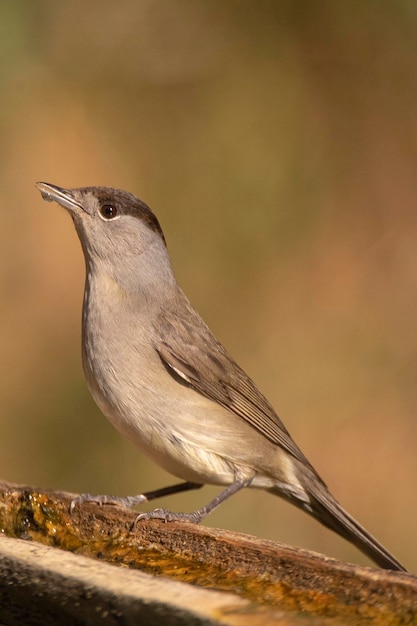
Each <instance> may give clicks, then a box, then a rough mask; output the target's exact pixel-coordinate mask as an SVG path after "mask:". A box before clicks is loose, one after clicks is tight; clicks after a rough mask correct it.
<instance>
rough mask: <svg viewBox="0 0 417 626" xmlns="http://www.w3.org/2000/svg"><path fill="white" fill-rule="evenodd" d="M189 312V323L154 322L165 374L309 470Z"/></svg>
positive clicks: (241, 373) (265, 407)
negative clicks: (210, 401)
mask: <svg viewBox="0 0 417 626" xmlns="http://www.w3.org/2000/svg"><path fill="white" fill-rule="evenodd" d="M189 312H190V314H192V317H191V319H190V320H189V321H188V323H186V322H185V321H184V320H178V319H176V320H168V319H167V317H166V316H165V315H163V317H164V319H162V320H160V324H158V335H159V336H162V340H161V341H159V342H158V344H157V345H156V346H155V349H156V350H157V352H158V354H159V356H160V358H161V360H162V362H163V364H164V365H165V367H166V369H167V370H168V372H169V373H170V374H171V375H172V376H174V377H176V379H177V380H178V381H179V382H181V383H182V384H185V385H187V386H189V387H191V388H192V389H194V390H195V391H197V392H198V393H201V394H202V395H203V396H205V397H207V398H209V399H210V400H213V401H214V402H217V403H218V404H220V405H222V406H223V407H225V408H226V409H228V410H229V411H232V412H233V413H235V414H236V415H238V416H239V417H241V418H242V419H244V420H245V421H246V422H248V423H249V424H250V425H251V426H253V427H254V428H255V429H256V430H257V431H258V432H259V433H261V434H262V435H263V436H264V437H266V438H267V439H269V440H270V441H272V442H273V443H275V444H276V445H278V446H281V447H282V448H283V449H284V450H286V451H287V452H288V453H290V454H291V455H292V456H293V457H295V458H296V459H298V460H299V461H301V462H302V463H303V464H306V465H308V466H309V467H311V465H310V463H309V461H308V460H307V459H306V457H305V456H304V454H303V453H302V452H301V450H300V449H299V448H298V446H297V445H296V444H295V443H294V441H293V440H292V438H291V436H290V434H289V433H288V431H287V429H286V428H285V426H284V424H283V423H282V421H281V420H280V418H279V417H278V415H277V414H276V413H275V411H274V409H273V408H272V406H271V405H270V403H269V402H268V400H267V399H266V398H265V396H263V395H262V393H261V392H260V391H259V389H258V388H257V387H256V385H255V383H254V382H253V381H252V380H251V379H250V378H249V377H248V376H247V375H246V373H245V372H244V371H243V370H242V369H241V368H240V367H239V366H238V365H237V364H236V363H235V361H234V360H233V359H232V357H231V356H230V355H229V353H228V352H227V351H226V349H225V348H224V347H223V346H222V344H220V343H219V341H218V340H217V339H216V338H215V337H214V335H213V334H212V332H211V331H210V329H209V328H208V327H207V326H206V324H205V323H204V322H203V320H202V319H201V318H200V317H199V316H198V314H197V313H196V312H195V311H194V310H193V309H191V308H190V311H189ZM187 317H188V316H187ZM193 318H194V319H193ZM311 469H313V468H312V467H311ZM313 471H314V470H313ZM314 473H316V472H315V471H314Z"/></svg>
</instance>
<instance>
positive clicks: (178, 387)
mask: <svg viewBox="0 0 417 626" xmlns="http://www.w3.org/2000/svg"><path fill="white" fill-rule="evenodd" d="M36 186H37V189H38V190H39V191H40V193H41V195H42V197H43V199H45V200H47V201H51V202H52V201H55V202H57V203H58V204H59V205H61V206H63V207H64V208H65V209H66V210H67V211H68V213H69V214H70V216H71V218H72V220H73V223H74V225H75V229H76V231H77V234H78V237H79V239H80V242H81V247H82V250H83V253H84V259H85V266H86V274H85V291H84V300H83V315H82V362H83V369H84V373H85V377H86V381H87V385H88V388H89V390H90V392H91V394H92V396H93V398H94V400H95V402H96V403H97V405H98V406H99V408H100V409H101V411H102V412H103V413H104V415H105V416H106V417H107V418H108V419H109V420H110V422H111V423H112V424H113V425H114V426H115V427H116V428H117V429H118V430H119V431H120V432H121V433H122V434H124V435H125V436H127V437H129V438H130V439H131V440H132V441H133V443H134V444H135V445H136V446H137V447H138V448H139V449H140V450H141V451H142V452H143V453H144V454H145V455H147V456H148V457H150V458H151V459H152V460H153V461H154V462H156V463H157V464H158V465H160V466H161V467H162V468H164V469H165V470H167V471H168V472H169V473H171V474H173V475H174V476H176V477H178V478H180V479H181V480H182V481H183V482H181V483H179V484H175V485H172V486H169V487H166V488H162V489H158V490H156V491H152V492H147V493H142V494H139V495H137V496H126V497H116V496H106V495H101V496H93V495H91V494H82V495H81V496H78V498H75V499H74V501H73V502H72V503H71V510H73V507H74V506H76V505H82V503H83V502H85V501H93V502H97V503H98V504H106V503H110V504H120V505H123V506H126V507H130V506H133V505H136V504H140V503H142V502H147V501H150V500H153V499H155V498H157V497H160V496H162V495H168V494H174V493H178V492H181V491H186V490H191V489H198V488H200V487H202V486H203V485H206V484H212V485H218V486H219V487H223V490H222V491H220V493H219V494H218V495H217V496H216V497H215V498H214V499H212V500H211V501H210V502H209V503H208V504H206V505H205V506H203V507H201V508H199V509H197V510H195V511H193V512H191V513H181V512H173V511H170V510H167V509H155V510H153V511H149V512H146V513H142V514H139V515H138V517H137V523H139V522H140V520H141V519H162V520H165V521H167V522H170V521H175V520H181V521H185V522H194V523H199V522H201V521H202V520H203V519H204V518H205V517H206V516H207V515H208V514H209V513H211V512H212V511H213V510H214V509H216V508H217V507H218V506H219V505H220V504H221V503H222V502H224V501H225V500H227V499H228V498H229V497H230V496H232V495H233V494H235V493H237V492H239V491H241V490H242V489H244V488H246V487H250V488H257V489H263V490H265V491H267V492H268V493H271V494H274V495H277V496H280V497H281V498H283V499H284V500H287V501H289V502H290V503H292V504H294V505H295V506H297V507H298V508H300V509H302V510H303V511H305V512H306V513H308V514H309V515H311V516H312V517H313V518H315V519H316V520H318V521H319V522H321V523H322V524H323V525H324V526H326V527H328V528H329V529H331V530H333V531H335V532H336V533H337V534H339V535H340V536H342V537H343V538H345V539H346V540H348V541H349V542H351V543H352V544H354V545H355V546H356V547H357V548H359V550H361V551H362V552H363V553H364V554H366V555H367V556H368V557H369V558H370V559H371V560H373V561H374V562H375V563H376V564H377V565H379V566H380V567H382V568H384V569H390V570H398V571H407V570H406V568H405V567H404V566H403V565H402V564H401V563H400V562H399V561H398V560H397V559H396V558H395V557H394V556H393V555H392V554H390V552H389V551H388V550H387V549H386V548H385V547H384V546H383V545H382V544H381V543H379V542H378V541H377V540H376V539H375V538H374V537H373V536H372V535H371V534H370V533H369V532H368V531H367V530H366V529H365V528H364V527H362V526H361V525H360V524H359V522H357V521H356V520H355V519H354V518H353V517H352V516H351V515H350V514H349V513H348V512H347V511H346V510H345V509H343V508H342V506H341V505H340V504H339V503H338V501H337V500H336V499H335V498H334V497H333V495H332V494H331V493H330V491H329V489H328V487H327V486H326V484H325V482H324V481H323V479H322V478H321V477H320V476H319V474H318V473H317V471H316V470H315V469H314V467H313V466H312V464H311V463H310V461H309V460H308V459H307V458H306V456H305V455H304V453H303V452H302V451H301V449H300V448H299V447H298V445H297V444H296V443H295V442H294V440H293V439H292V437H291V435H290V433H289V431H288V430H287V428H286V427H285V425H284V423H283V422H282V421H281V419H280V418H279V417H278V415H277V413H276V412H275V410H274V408H273V407H272V405H271V404H270V402H269V401H268V400H267V399H266V398H265V396H264V395H263V394H262V393H261V392H260V391H259V389H258V387H257V386H256V384H255V383H254V382H253V381H252V379H251V378H250V377H249V376H248V375H247V374H246V373H245V372H244V370H243V369H242V368H241V367H240V366H239V365H238V364H237V363H236V362H235V360H234V359H233V357H232V356H231V355H230V354H229V352H228V351H227V350H226V348H224V347H223V345H222V344H221V343H220V341H218V340H217V339H216V337H215V335H214V334H213V333H212V332H211V330H210V329H209V327H208V326H207V324H206V323H205V322H204V321H203V319H202V317H201V316H200V315H199V314H198V313H197V311H196V310H195V309H194V308H193V306H192V305H191V303H190V301H189V299H188V298H187V296H186V295H185V294H184V292H183V290H182V289H181V287H180V286H179V284H178V282H177V279H176V277H175V274H174V271H173V268H172V265H171V262H170V258H169V255H168V249H167V245H166V240H165V236H164V234H163V231H162V228H161V226H160V223H159V221H158V219H157V217H156V216H155V214H154V213H153V212H152V210H151V209H150V208H149V207H148V206H147V205H146V204H145V203H144V202H143V201H142V200H140V199H139V198H137V197H136V196H135V195H133V194H131V193H129V192H127V191H123V190H119V189H114V188H111V187H102V186H91V187H80V188H71V189H65V188H62V187H58V186H56V185H52V184H50V183H45V182H39V183H36Z"/></svg>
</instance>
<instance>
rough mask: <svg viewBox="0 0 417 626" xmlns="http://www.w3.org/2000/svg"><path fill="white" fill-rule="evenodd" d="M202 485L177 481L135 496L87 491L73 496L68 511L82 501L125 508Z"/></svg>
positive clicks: (71, 510)
mask: <svg viewBox="0 0 417 626" xmlns="http://www.w3.org/2000/svg"><path fill="white" fill-rule="evenodd" d="M202 486H203V485H200V484H199V483H191V482H185V483H179V484H177V485H171V486H170V487H163V488H162V489H156V490H155V491H148V492H146V493H141V494H139V495H137V496H125V497H124V498H119V497H117V496H92V495H91V494H89V493H82V494H81V495H80V496H77V497H76V498H74V500H72V502H71V504H70V512H71V513H72V512H73V510H74V508H75V506H76V505H77V504H83V503H84V502H95V503H96V504H99V505H103V504H116V505H119V506H123V507H125V508H129V507H131V506H136V505H137V504H142V503H143V502H150V501H151V500H155V499H156V498H162V497H163V496H170V495H171V494H174V493H181V492H182V491H190V490H191V489H200V487H202Z"/></svg>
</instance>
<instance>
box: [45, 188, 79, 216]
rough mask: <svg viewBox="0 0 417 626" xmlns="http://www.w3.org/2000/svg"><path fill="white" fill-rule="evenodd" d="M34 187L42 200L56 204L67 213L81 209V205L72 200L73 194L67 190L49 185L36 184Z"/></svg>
mask: <svg viewBox="0 0 417 626" xmlns="http://www.w3.org/2000/svg"><path fill="white" fill-rule="evenodd" d="M36 187H37V188H38V189H39V191H40V192H41V195H42V198H43V199H44V200H46V201H47V202H53V201H55V202H58V204H60V205H62V206H63V207H64V208H66V209H68V210H69V211H74V210H77V209H83V207H82V205H81V204H80V203H79V202H78V201H77V200H76V199H75V198H74V195H73V192H72V191H70V190H69V189H62V187H57V186H56V185H51V184H50V183H36Z"/></svg>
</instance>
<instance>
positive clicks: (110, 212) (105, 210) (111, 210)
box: [100, 204, 118, 220]
mask: <svg viewBox="0 0 417 626" xmlns="http://www.w3.org/2000/svg"><path fill="white" fill-rule="evenodd" d="M100 213H101V216H102V217H104V219H105V220H112V219H113V218H115V217H116V216H117V214H118V210H117V209H116V207H115V206H113V205H112V204H103V206H101V207H100Z"/></svg>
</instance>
